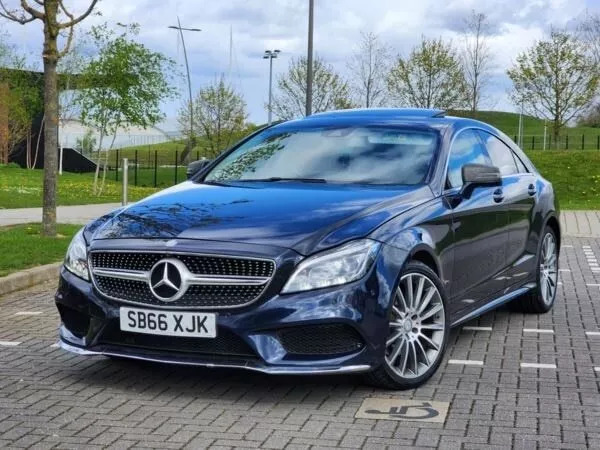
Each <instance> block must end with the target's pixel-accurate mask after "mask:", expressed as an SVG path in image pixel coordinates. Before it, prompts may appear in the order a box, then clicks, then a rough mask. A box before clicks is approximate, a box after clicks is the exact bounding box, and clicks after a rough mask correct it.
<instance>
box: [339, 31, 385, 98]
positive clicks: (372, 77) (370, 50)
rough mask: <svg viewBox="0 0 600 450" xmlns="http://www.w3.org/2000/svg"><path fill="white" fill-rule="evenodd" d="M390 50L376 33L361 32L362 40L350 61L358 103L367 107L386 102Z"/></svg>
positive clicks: (352, 84) (353, 87) (353, 86)
mask: <svg viewBox="0 0 600 450" xmlns="http://www.w3.org/2000/svg"><path fill="white" fill-rule="evenodd" d="M389 61H390V50H389V48H388V46H387V45H385V44H384V43H382V42H381V41H380V39H379V37H378V36H377V35H376V34H374V33H361V41H360V43H359V45H358V48H357V50H356V52H355V53H354V54H353V55H352V56H351V58H350V61H349V62H348V69H349V71H350V73H351V77H350V82H351V87H352V91H353V93H354V97H355V100H356V103H357V104H359V105H360V106H363V107H365V108H371V107H374V106H383V104H384V103H385V101H386V99H385V94H386V85H385V75H386V74H387V72H388V65H389Z"/></svg>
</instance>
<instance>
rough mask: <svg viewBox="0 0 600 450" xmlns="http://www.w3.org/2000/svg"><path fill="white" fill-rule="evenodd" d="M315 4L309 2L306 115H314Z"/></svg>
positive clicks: (312, 1)
mask: <svg viewBox="0 0 600 450" xmlns="http://www.w3.org/2000/svg"><path fill="white" fill-rule="evenodd" d="M314 8H315V2H314V0H308V54H307V58H306V115H307V116H310V115H311V114H312V84H313V18H314V17H313V16H314Z"/></svg>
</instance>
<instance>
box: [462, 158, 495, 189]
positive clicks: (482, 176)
mask: <svg viewBox="0 0 600 450" xmlns="http://www.w3.org/2000/svg"><path fill="white" fill-rule="evenodd" d="M462 180H463V187H462V189H461V195H463V196H468V195H469V194H470V192H471V191H472V190H473V188H474V187H475V186H495V185H499V184H502V176H501V175H500V169H498V168H497V167H494V166H488V165H485V164H465V165H464V166H463V167H462Z"/></svg>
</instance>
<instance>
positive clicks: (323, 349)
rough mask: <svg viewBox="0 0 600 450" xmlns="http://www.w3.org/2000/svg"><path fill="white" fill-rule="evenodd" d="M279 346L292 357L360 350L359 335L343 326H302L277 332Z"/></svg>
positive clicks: (360, 339) (361, 345)
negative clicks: (292, 355)
mask: <svg viewBox="0 0 600 450" xmlns="http://www.w3.org/2000/svg"><path fill="white" fill-rule="evenodd" d="M277 336H278V338H279V340H280V342H281V345H282V346H283V347H284V348H285V350H286V351H287V352H288V353H291V354H294V355H335V354H341V353H351V352H355V351H357V350H360V349H361V348H363V346H364V342H363V340H362V338H361V337H360V334H358V332H357V331H356V330H355V329H354V328H353V327H351V326H349V325H345V324H327V325H304V326H296V327H290V328H282V329H279V330H277Z"/></svg>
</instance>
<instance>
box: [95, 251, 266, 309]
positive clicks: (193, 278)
mask: <svg viewBox="0 0 600 450" xmlns="http://www.w3.org/2000/svg"><path fill="white" fill-rule="evenodd" d="M167 258H170V259H177V260H179V261H181V262H182V263H183V264H184V265H185V268H187V270H188V271H189V272H187V271H186V270H185V268H184V267H181V270H183V271H184V272H186V274H187V278H186V281H187V283H188V286H187V290H186V292H185V294H183V295H182V296H181V297H180V298H178V299H177V300H175V301H173V302H169V303H166V302H164V301H162V300H160V299H158V298H156V297H155V296H154V295H153V294H152V290H151V289H150V286H149V284H148V280H149V278H150V271H151V269H152V267H154V265H155V264H156V263H157V262H158V261H161V260H163V259H167ZM89 265H90V269H91V273H92V280H93V282H94V286H95V287H96V289H97V290H98V291H99V292H100V293H101V294H102V295H104V296H106V297H108V298H111V299H113V300H118V301H121V302H125V303H133V304H138V305H149V306H154V307H159V308H166V309H173V308H175V309H184V308H185V309H220V308H224V309H226V308H235V307H241V306H245V305H247V304H249V303H252V302H254V301H255V300H257V299H258V298H259V297H260V296H261V295H262V293H263V292H264V291H265V289H266V288H267V286H268V284H269V283H270V281H271V279H272V277H273V274H274V273H275V263H274V262H273V261H271V260H267V259H258V258H247V257H236V256H221V255H204V254H190V253H176V252H135V251H131V252H128V251H114V250H113V251H92V252H90V256H89Z"/></svg>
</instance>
